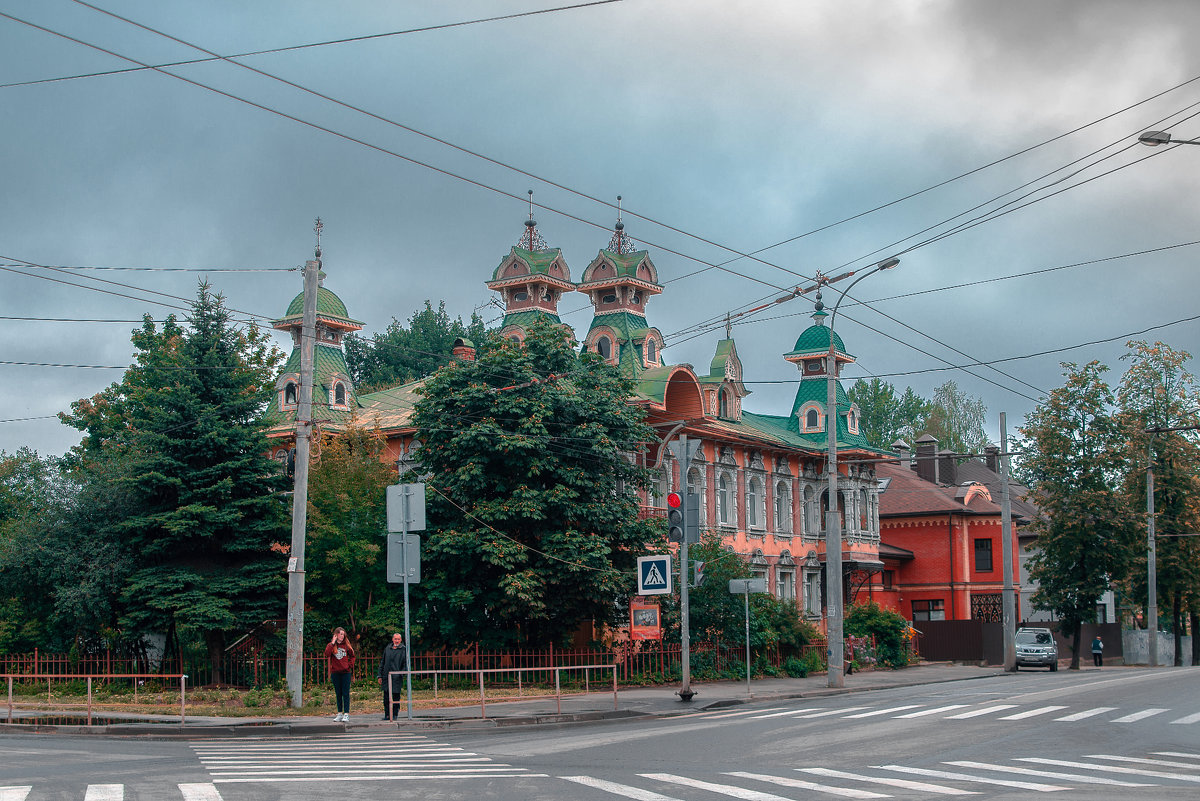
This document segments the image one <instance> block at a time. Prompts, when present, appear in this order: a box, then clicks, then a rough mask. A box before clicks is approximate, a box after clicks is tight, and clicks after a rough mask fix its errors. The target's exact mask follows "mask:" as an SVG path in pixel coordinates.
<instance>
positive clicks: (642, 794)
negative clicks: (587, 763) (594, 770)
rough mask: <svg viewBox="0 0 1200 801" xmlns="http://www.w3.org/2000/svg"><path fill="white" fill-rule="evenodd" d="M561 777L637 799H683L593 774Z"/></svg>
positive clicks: (646, 800) (673, 800)
mask: <svg viewBox="0 0 1200 801" xmlns="http://www.w3.org/2000/svg"><path fill="white" fill-rule="evenodd" d="M559 778H562V779H566V780H567V781H569V782H575V783H576V784H582V785H584V786H585V787H595V788H596V789H597V790H604V791H605V792H607V793H612V794H613V795H619V796H622V797H624V798H635V799H637V801H681V799H678V798H675V797H674V796H669V795H663V794H662V793H655V792H652V791H650V790H643V789H641V788H640V787H630V786H629V785H628V784H618V783H617V782H610V781H605V780H604V779H594V778H592V777H591V776H560V777H559Z"/></svg>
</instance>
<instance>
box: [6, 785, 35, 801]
mask: <svg viewBox="0 0 1200 801" xmlns="http://www.w3.org/2000/svg"><path fill="white" fill-rule="evenodd" d="M32 789H33V785H23V786H21V787H0V801H25V796H27V795H29V792H30V790H32Z"/></svg>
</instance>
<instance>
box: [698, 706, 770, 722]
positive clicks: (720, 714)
mask: <svg viewBox="0 0 1200 801" xmlns="http://www.w3.org/2000/svg"><path fill="white" fill-rule="evenodd" d="M782 708H783V707H778V706H772V707H768V708H767V709H766V710H762V709H746V710H743V711H741V712H713V713H712V714H709V715H706V717H707V718H708V719H709V720H715V719H717V718H739V717H741V716H742V715H753V714H754V713H755V712H763V711H768V712H769V711H770V710H772V709H782Z"/></svg>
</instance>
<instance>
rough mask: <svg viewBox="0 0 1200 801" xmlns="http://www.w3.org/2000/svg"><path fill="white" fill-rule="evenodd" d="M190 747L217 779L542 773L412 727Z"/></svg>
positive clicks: (469, 776)
mask: <svg viewBox="0 0 1200 801" xmlns="http://www.w3.org/2000/svg"><path fill="white" fill-rule="evenodd" d="M192 750H193V751H194V752H195V753H196V755H197V756H198V757H199V759H200V764H201V765H203V766H204V767H205V768H206V769H207V770H208V773H209V777H210V778H211V779H212V781H213V783H214V784H245V783H251V782H288V783H302V782H321V781H329V779H331V778H334V779H337V780H339V781H390V780H394V779H432V778H463V779H477V778H482V777H511V776H536V775H544V774H534V773H530V772H529V771H528V770H526V769H524V768H516V767H513V766H511V765H507V764H504V763H501V762H495V761H493V760H492V759H491V758H489V757H485V756H480V755H478V754H476V753H473V752H470V751H465V750H463V749H462V748H459V747H457V746H451V745H446V744H445V743H439V742H435V741H433V740H431V739H430V738H428V737H426V736H424V735H420V734H408V733H380V734H360V735H346V736H343V737H337V738H321V739H306V740H286V741H281V740H271V739H262V740H247V739H245V738H237V739H228V740H210V741H207V742H202V743H193V744H192ZM0 801H4V799H0ZM189 801H190V799H189ZM214 801H215V800H214Z"/></svg>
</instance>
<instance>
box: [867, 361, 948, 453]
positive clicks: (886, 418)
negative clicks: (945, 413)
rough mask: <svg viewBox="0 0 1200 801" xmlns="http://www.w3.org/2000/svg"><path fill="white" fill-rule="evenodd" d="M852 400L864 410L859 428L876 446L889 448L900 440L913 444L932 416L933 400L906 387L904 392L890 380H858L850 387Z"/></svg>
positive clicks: (884, 448) (883, 448)
mask: <svg viewBox="0 0 1200 801" xmlns="http://www.w3.org/2000/svg"><path fill="white" fill-rule="evenodd" d="M847 394H848V395H849V397H850V400H851V401H852V402H853V403H857V404H858V408H859V411H860V412H861V413H862V414H861V417H860V418H859V431H861V432H862V434H863V436H865V437H866V438H867V440H868V441H869V442H870V443H871V444H872V445H873V446H875V447H876V448H880V449H881V450H889V449H891V447H892V443H893V442H895V441H896V440H898V439H902V440H905V441H907V442H908V443H910V444H911V443H912V442H913V441H914V440H915V439H916V438H917V436H919V435H920V434H921V433H922V432H923V431H924V427H925V421H926V420H928V419H929V415H930V408H931V406H930V403H929V401H927V400H924V399H923V398H921V397H920V396H919V395H917V393H915V392H913V390H912V387H905V389H904V393H903V394H902V395H897V394H896V388H895V387H894V386H892V385H891V384H890V383H888V382H887V381H883V380H881V379H878V378H871V379H862V378H860V379H858V380H857V381H855V382H854V386H852V387H850V391H849V393H847Z"/></svg>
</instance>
